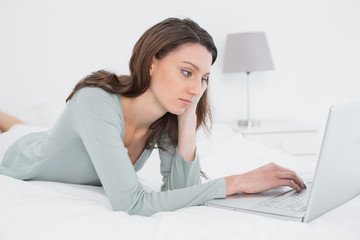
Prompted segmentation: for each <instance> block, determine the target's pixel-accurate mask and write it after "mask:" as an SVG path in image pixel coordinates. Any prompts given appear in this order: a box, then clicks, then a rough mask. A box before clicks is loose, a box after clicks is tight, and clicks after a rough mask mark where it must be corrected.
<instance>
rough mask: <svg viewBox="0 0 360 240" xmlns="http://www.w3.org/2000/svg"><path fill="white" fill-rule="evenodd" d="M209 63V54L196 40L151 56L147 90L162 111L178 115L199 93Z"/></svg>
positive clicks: (208, 70) (209, 66) (207, 72)
mask: <svg viewBox="0 0 360 240" xmlns="http://www.w3.org/2000/svg"><path fill="white" fill-rule="evenodd" d="M211 63H212V55H211V53H210V52H209V51H208V50H207V49H206V48H205V47H204V46H202V45H200V44H197V43H192V44H184V45H182V46H180V47H179V48H178V49H177V50H175V51H173V52H170V53H169V54H168V55H166V56H165V57H164V58H162V59H160V60H158V59H156V58H155V57H154V59H153V63H152V65H151V69H150V75H151V82H150V87H149V91H150V92H151V93H152V95H153V98H154V100H155V103H156V104H158V106H159V107H160V108H162V110H163V111H164V113H166V112H170V113H172V114H176V115H181V114H182V113H183V112H184V111H185V109H186V108H187V107H189V106H190V105H191V103H192V100H193V99H194V97H196V96H199V95H200V94H201V86H202V85H201V83H202V82H203V81H207V80H208V78H209V74H210V68H211Z"/></svg>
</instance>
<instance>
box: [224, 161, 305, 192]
mask: <svg viewBox="0 0 360 240" xmlns="http://www.w3.org/2000/svg"><path fill="white" fill-rule="evenodd" d="M225 181H226V195H232V194H234V193H238V192H243V193H258V192H263V191H266V190H269V189H272V188H276V187H280V186H289V187H291V188H293V189H295V190H296V191H297V192H300V191H302V190H303V189H305V188H306V186H305V184H304V182H303V181H302V180H301V178H300V177H299V176H298V175H297V174H296V173H295V172H294V171H292V170H289V169H287V168H284V167H281V166H279V165H277V164H275V163H269V164H267V165H265V166H262V167H260V168H257V169H255V170H253V171H250V172H247V173H244V174H239V175H233V176H229V177H225Z"/></svg>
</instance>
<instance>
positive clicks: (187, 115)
mask: <svg viewBox="0 0 360 240" xmlns="http://www.w3.org/2000/svg"><path fill="white" fill-rule="evenodd" d="M206 88H207V83H206V81H203V82H201V91H200V94H199V95H198V96H195V97H194V98H193V99H192V102H191V104H190V105H189V106H188V107H187V108H186V109H185V111H184V112H183V114H181V115H178V116H177V118H178V125H179V139H178V150H179V153H180V154H181V155H182V156H183V158H184V159H185V160H186V161H193V160H194V158H195V149H196V124H197V118H196V107H197V104H198V103H199V101H200V99H201V96H202V95H203V94H204V92H205V91H206Z"/></svg>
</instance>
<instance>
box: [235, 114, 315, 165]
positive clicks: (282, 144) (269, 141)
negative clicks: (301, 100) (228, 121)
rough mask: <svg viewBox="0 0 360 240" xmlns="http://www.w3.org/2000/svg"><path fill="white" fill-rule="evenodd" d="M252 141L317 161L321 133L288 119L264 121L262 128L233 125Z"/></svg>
mask: <svg viewBox="0 0 360 240" xmlns="http://www.w3.org/2000/svg"><path fill="white" fill-rule="evenodd" d="M232 127H233V129H234V131H236V132H240V133H241V134H242V135H243V136H244V137H246V138H247V139H249V140H251V141H255V142H257V143H260V144H263V145H265V146H268V147H271V148H275V149H278V150H280V151H282V152H285V153H288V154H291V155H293V156H295V157H302V158H304V157H306V158H310V159H316V157H317V155H318V153H319V151H320V142H321V139H320V137H321V136H320V132H319V128H318V127H317V126H315V125H311V124H307V123H302V122H297V121H293V120H287V119H276V120H275V119H274V120H262V121H261V124H260V126H256V127H250V128H248V127H241V126H237V125H236V124H235V123H233V124H232Z"/></svg>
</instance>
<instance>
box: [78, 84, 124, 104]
mask: <svg viewBox="0 0 360 240" xmlns="http://www.w3.org/2000/svg"><path fill="white" fill-rule="evenodd" d="M74 99H75V101H81V102H85V103H88V104H96V103H99V102H108V103H110V102H112V103H116V105H118V103H119V102H121V95H120V94H116V93H111V92H108V91H105V90H104V89H102V88H99V87H84V88H81V89H79V90H78V91H77V92H76V93H75V95H74ZM72 100H73V99H72Z"/></svg>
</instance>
